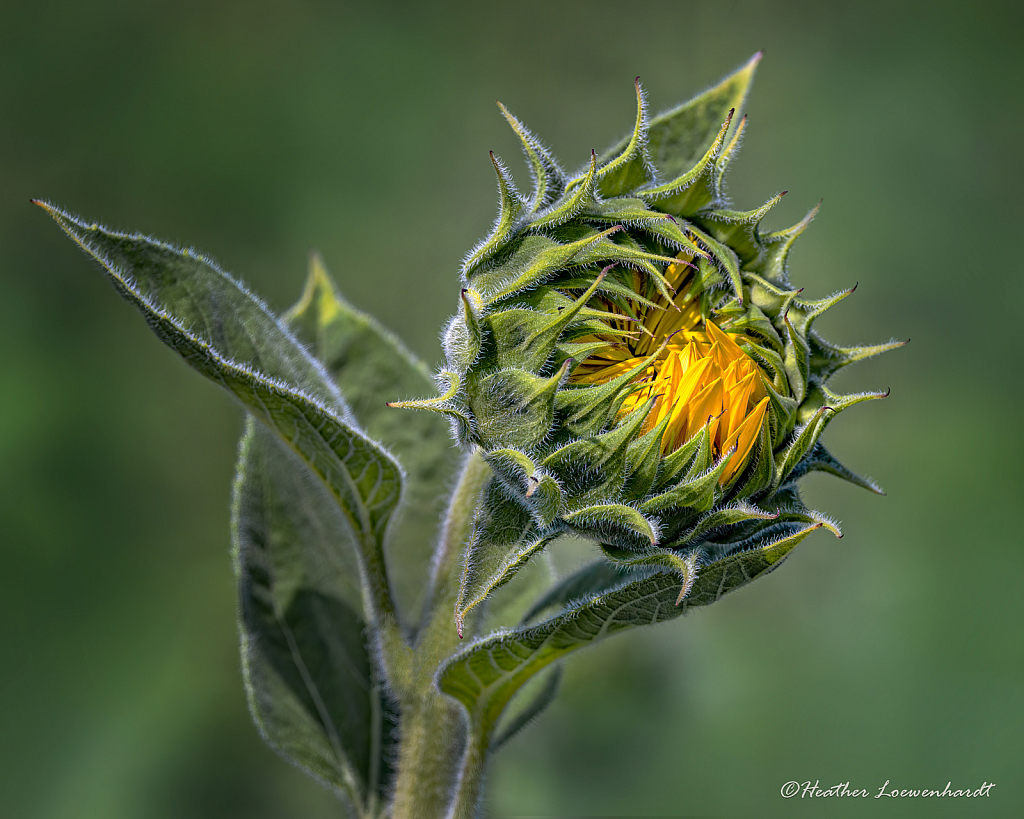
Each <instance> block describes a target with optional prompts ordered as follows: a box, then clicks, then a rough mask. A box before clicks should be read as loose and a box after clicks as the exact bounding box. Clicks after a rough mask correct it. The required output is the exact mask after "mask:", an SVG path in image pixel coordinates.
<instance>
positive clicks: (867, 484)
mask: <svg viewBox="0 0 1024 819" xmlns="http://www.w3.org/2000/svg"><path fill="white" fill-rule="evenodd" d="M809 472H826V473H828V474H829V475H835V476H836V477H837V478H842V479H843V480H844V481H849V482H850V483H852V484H854V485H855V486H859V487H861V488H863V489H867V490H868V491H869V492H874V493H875V494H876V495H884V494H885V492H884V491H883V490H882V487H881V486H879V485H878V484H877V483H876V482H875V481H874V480H872V479H871V478H867V477H864V476H862V475H858V474H857V473H856V472H854V471H852V470H851V469H849V468H848V467H847V466H846V465H844V464H842V463H840V462H839V460H838V459H837V458H836V457H835V456H834V455H833V454H832V453H831V452H829V451H828V450H827V449H826V448H825V445H824V444H822V443H821V441H818V442H817V443H816V444H815V445H814V446H813V447H812V449H811V451H810V452H809V453H808V454H807V455H805V456H804V458H803V459H802V460H801V461H800V463H799V464H797V465H796V467H795V468H794V469H793V470H792V471H791V472H790V473H789V478H788V480H789V482H793V481H796V480H798V479H799V478H802V477H803V476H804V475H806V474H808V473H809Z"/></svg>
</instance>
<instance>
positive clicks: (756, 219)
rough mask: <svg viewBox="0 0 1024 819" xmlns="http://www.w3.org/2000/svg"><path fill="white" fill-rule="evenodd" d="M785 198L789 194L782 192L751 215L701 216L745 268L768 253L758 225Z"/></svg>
mask: <svg viewBox="0 0 1024 819" xmlns="http://www.w3.org/2000/svg"><path fill="white" fill-rule="evenodd" d="M785 195H786V191H782V193H779V194H776V195H775V196H773V197H772V198H771V199H769V200H768V201H767V202H765V203H764V204H763V205H761V207H759V208H755V209H754V210H750V211H735V210H725V209H715V210H710V209H709V210H705V211H704V212H702V213H701V214H700V221H701V224H702V225H704V226H705V227H706V229H707V231H708V232H709V233H710V234H711V235H712V236H713V237H714V238H715V239H717V240H718V241H719V242H721V243H722V244H724V245H728V246H729V247H730V248H732V250H733V251H734V252H735V253H736V255H737V257H739V260H740V262H742V263H743V265H744V266H746V265H750V264H754V263H755V262H756V261H757V259H758V258H760V256H761V254H762V253H763V252H764V246H763V244H762V243H761V240H760V237H759V234H758V230H757V227H758V224H759V223H760V222H761V220H762V219H763V218H764V217H765V216H766V215H767V214H768V211H770V210H771V209H772V208H773V207H775V206H776V205H777V204H778V203H779V202H780V201H782V197H783V196H785Z"/></svg>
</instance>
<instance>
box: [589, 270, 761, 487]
mask: <svg viewBox="0 0 1024 819" xmlns="http://www.w3.org/2000/svg"><path fill="white" fill-rule="evenodd" d="M680 257H681V258H684V259H685V260H688V259H686V257H685V256H683V255H682V254H680ZM690 273H691V271H690V268H689V266H687V265H685V264H673V265H670V266H669V267H668V268H667V269H666V270H665V278H666V279H667V280H668V282H669V284H670V285H671V286H672V287H673V288H675V290H676V296H675V299H674V300H673V301H672V302H671V303H670V302H668V301H666V300H665V298H664V297H663V296H660V295H659V296H657V297H656V298H651V299H650V301H652V302H653V303H654V305H655V306H654V307H652V306H650V305H644V304H639V305H637V304H636V303H631V305H630V306H631V307H635V318H630V317H627V316H626V314H625V313H624V312H623V308H622V306H621V303H618V304H616V303H615V302H614V301H613V300H612V299H610V298H608V297H606V296H601V297H600V301H601V302H602V304H603V309H605V311H606V312H607V313H609V314H616V315H620V316H622V318H621V320H620V319H616V318H612V319H610V320H609V324H610V325H611V326H612V327H613V329H614V331H615V332H616V333H622V334H623V335H613V334H608V335H592V336H587V337H586V338H582V339H578V341H583V342H600V341H606V342H607V346H606V347H603V348H599V349H597V351H596V352H592V353H591V354H590V356H589V357H588V358H586V359H584V360H583V361H582V362H580V364H579V366H577V367H576V369H575V371H574V372H573V375H572V379H571V380H572V382H574V383H579V384H603V383H605V382H607V381H610V380H611V379H613V378H615V377H616V376H619V375H622V374H623V373H626V372H629V371H630V370H632V369H635V368H636V367H637V366H639V365H640V364H641V363H642V362H643V360H644V359H646V358H649V357H650V356H651V355H652V354H654V353H655V352H656V351H657V350H658V348H659V347H661V345H662V344H663V343H664V341H665V339H666V338H668V339H669V340H668V343H667V344H666V345H665V348H664V349H663V350H662V351H661V353H660V354H659V356H658V357H657V358H656V359H655V360H654V361H653V362H652V363H651V364H650V365H648V367H647V368H646V370H645V371H644V372H642V373H641V374H640V375H638V376H637V379H636V383H637V385H638V386H637V389H635V390H634V391H633V392H632V393H631V394H630V395H629V396H628V397H627V398H626V400H625V402H624V403H623V405H622V409H621V410H620V417H621V416H623V415H626V414H628V413H630V412H632V411H633V410H634V409H636V408H637V407H638V406H640V405H642V404H643V403H644V402H646V401H647V400H648V399H649V398H651V396H658V397H659V400H658V402H657V403H656V404H655V406H654V409H652V410H651V413H650V415H648V416H647V420H646V422H645V424H644V427H643V431H644V432H648V431H649V430H651V429H654V428H655V427H656V426H657V425H658V424H660V423H661V422H662V421H664V420H665V418H666V416H667V417H668V422H667V425H666V427H665V431H664V433H663V435H662V438H661V451H662V452H663V453H669V452H672V451H674V450H676V449H678V448H679V447H681V446H682V445H683V444H684V443H685V442H686V441H687V440H689V439H690V437H691V436H693V435H694V434H695V433H697V432H699V431H701V430H702V429H703V428H704V427H705V426H707V427H708V434H709V436H710V439H711V444H712V448H713V450H714V454H715V456H716V457H718V456H720V455H721V454H722V453H726V452H728V451H729V450H731V449H732V448H733V447H734V446H735V447H736V453H735V454H734V455H733V457H732V458H731V459H730V461H729V463H728V465H727V466H726V468H725V470H724V471H723V473H722V476H721V478H720V479H719V480H720V483H723V484H724V483H726V482H727V481H728V480H729V479H730V478H731V477H733V476H734V475H735V474H737V473H738V472H739V471H740V470H741V468H742V467H743V465H744V464H745V463H746V461H747V457H748V456H749V455H750V451H751V449H753V446H754V442H755V441H756V440H757V437H758V433H759V432H760V430H761V424H762V422H763V421H764V417H765V412H766V410H767V408H768V394H767V391H766V390H765V387H764V382H763V375H762V373H761V369H760V367H758V365H757V363H756V362H755V361H754V360H753V359H752V358H751V357H750V356H749V355H747V353H746V352H745V351H744V350H743V349H742V348H741V347H740V346H739V345H738V344H737V343H736V342H735V341H733V339H732V338H730V336H729V335H728V334H727V333H725V332H723V331H722V330H721V329H719V327H718V326H717V325H716V324H715V323H714V322H713V321H711V320H705V319H703V318H702V316H701V312H700V305H699V303H698V300H697V299H696V298H695V296H694V295H693V294H692V293H691V292H690V290H691V288H690V285H691V283H692V278H691V275H690ZM635 275H636V276H637V281H636V282H634V284H635V285H637V286H638V287H639V286H640V285H641V281H640V280H639V274H635ZM640 292H642V291H640ZM638 326H639V328H640V330H639V331H638V332H637V331H636V328H637V327H638ZM631 330H632V331H633V332H631Z"/></svg>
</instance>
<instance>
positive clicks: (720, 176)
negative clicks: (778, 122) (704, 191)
mask: <svg viewBox="0 0 1024 819" xmlns="http://www.w3.org/2000/svg"><path fill="white" fill-rule="evenodd" d="M746 126H747V115H746V114H744V115H743V116H742V117H740V121H739V122H738V123H737V124H736V128H735V130H734V131H733V133H732V137H731V138H730V139H729V144H728V145H726V146H725V147H724V148H722V150H721V151H720V152H719V154H718V158H717V159H716V160H715V174H714V184H715V199H716V200H717V201H719V202H724V201H725V199H726V197H725V184H724V183H725V172H726V171H727V170H728V168H729V163H730V162H732V160H733V159H735V158H736V155H737V154H738V153H739V150H740V142H741V141H742V138H743V131H744V129H745V128H746Z"/></svg>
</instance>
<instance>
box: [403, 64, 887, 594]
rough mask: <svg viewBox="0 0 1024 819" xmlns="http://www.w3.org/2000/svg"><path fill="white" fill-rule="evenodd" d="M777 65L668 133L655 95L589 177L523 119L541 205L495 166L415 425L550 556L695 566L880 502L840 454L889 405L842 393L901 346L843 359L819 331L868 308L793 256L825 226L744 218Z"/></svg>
mask: <svg viewBox="0 0 1024 819" xmlns="http://www.w3.org/2000/svg"><path fill="white" fill-rule="evenodd" d="M759 56H760V55H758V56H755V57H754V58H753V59H752V60H751V61H750V62H749V63H747V64H746V65H745V66H743V67H742V68H741V69H740V70H739V71H737V72H736V73H734V74H733V75H731V76H729V77H727V78H726V79H725V80H723V81H722V83H720V84H719V85H718V86H716V87H714V88H712V89H710V90H709V91H707V92H705V93H704V94H702V95H700V96H699V97H697V98H696V99H694V100H692V101H691V102H689V103H687V104H685V105H682V106H680V107H678V108H675V109H673V110H671V111H668V112H666V113H664V114H661V115H660V116H657V117H655V118H653V119H649V118H648V116H647V111H646V101H645V98H644V94H643V92H642V90H641V88H640V84H639V81H638V82H637V85H636V92H637V113H636V120H635V125H634V128H633V131H632V133H631V134H630V135H629V136H628V137H627V138H625V139H624V140H623V141H622V142H621V143H620V144H619V145H617V146H615V147H614V148H612V149H611V150H609V151H607V152H606V153H603V154H601V155H597V154H596V153H594V152H591V156H590V160H589V162H588V163H587V164H586V165H585V166H584V168H583V169H582V170H581V171H580V172H579V173H577V174H575V175H569V174H566V173H565V172H563V170H562V168H561V166H560V165H559V164H558V162H557V161H556V160H555V159H554V158H553V157H552V156H551V154H550V153H549V152H548V150H547V149H546V148H545V147H544V146H543V145H542V144H541V142H540V141H539V140H538V139H537V138H536V137H534V136H533V135H532V134H531V133H530V132H529V131H528V130H527V129H526V128H525V127H524V126H523V125H522V124H521V123H520V122H519V121H518V120H517V119H516V118H515V117H514V116H513V115H512V114H511V113H509V112H508V111H507V110H506V109H505V108H504V107H502V111H503V113H504V114H505V116H506V118H507V119H508V121H509V123H510V124H511V126H512V128H513V130H514V131H515V133H516V134H517V135H518V137H519V138H520V140H521V141H522V144H523V148H524V150H525V153H526V157H527V160H528V163H529V165H530V167H531V170H532V174H533V190H532V192H531V194H530V195H529V196H523V195H521V194H520V193H519V192H518V191H517V190H516V187H515V185H514V183H513V181H512V178H511V175H510V174H509V173H508V171H507V170H506V168H505V166H504V165H503V164H502V163H501V161H500V160H498V159H497V158H496V157H494V156H493V155H492V161H493V163H494V168H495V171H496V173H497V179H498V194H499V214H498V218H497V220H496V222H495V225H494V228H493V230H492V232H491V234H490V235H489V236H488V237H487V238H486V239H485V240H484V241H483V242H481V244H480V245H479V246H478V247H477V248H475V249H474V250H473V251H472V252H471V253H470V254H469V255H468V256H467V258H466V260H465V262H464V265H463V289H462V295H461V307H460V310H459V312H458V313H457V314H456V315H455V316H454V317H453V319H452V320H451V322H450V324H449V325H448V328H447V330H446V333H445V338H444V341H445V350H446V354H447V358H448V366H447V368H446V369H445V370H444V371H442V372H441V374H440V377H439V383H440V386H441V391H442V395H441V396H440V397H439V398H436V399H428V400H416V401H407V402H402V403H401V405H403V406H412V407H418V408H422V409H431V410H434V411H438V412H443V413H445V414H447V415H448V416H449V418H450V419H451V420H452V422H453V428H454V430H455V433H456V435H457V437H458V439H459V440H460V442H461V443H462V444H463V445H464V446H466V447H479V448H481V449H482V450H483V451H484V453H485V455H486V458H487V460H488V462H489V463H490V465H491V467H492V468H493V469H494V472H495V473H496V475H497V476H498V477H499V479H500V480H501V481H502V482H503V484H504V486H505V489H506V492H507V493H508V494H509V496H510V497H513V498H515V499H516V500H517V501H518V502H519V504H521V506H522V508H523V509H525V510H527V511H528V512H529V514H530V515H531V516H532V519H533V521H534V525H535V527H536V529H537V531H538V532H539V533H540V535H541V536H543V537H551V536H553V535H554V534H557V533H560V532H571V533H576V534H579V535H583V536H585V537H589V538H591V539H594V540H597V541H598V542H600V543H602V544H604V546H605V551H606V553H607V554H608V555H609V556H610V557H612V558H613V559H616V560H622V561H625V562H627V563H628V562H630V561H636V560H637V559H640V558H638V556H640V557H642V558H643V559H647V558H649V557H650V556H652V555H655V556H658V555H660V556H663V557H664V556H667V557H670V558H673V559H676V558H680V557H681V556H686V557H688V558H690V565H691V566H696V565H697V564H698V563H699V562H700V559H701V553H702V550H703V551H704V552H706V551H708V550H715V549H717V550H721V549H723V548H724V549H735V548H746V547H748V546H755V545H757V544H759V543H764V542H765V541H766V539H770V538H773V537H777V536H782V535H785V534H786V533H787V532H788V531H793V530H794V529H795V528H797V527H806V525H807V524H808V522H816V523H818V524H820V525H823V526H827V527H829V528H832V529H834V530H835V531H836V533H837V534H838V530H837V529H835V527H834V525H833V524H832V523H831V521H829V520H828V519H827V518H825V517H824V516H822V515H820V514H819V513H817V512H813V511H811V510H809V509H807V508H806V507H804V506H803V504H802V503H801V501H800V499H799V496H798V494H797V490H796V485H795V483H796V480H797V479H798V478H799V477H801V476H802V475H804V474H806V473H807V472H809V471H812V470H822V471H826V472H830V473H833V474H835V475H839V476H840V477H843V478H846V479H848V480H851V481H853V482H854V483H857V484H860V485H861V486H865V487H867V488H869V489H872V490H875V491H878V489H877V487H876V486H875V485H874V484H873V483H872V482H871V481H869V480H867V479H864V478H860V477H859V476H857V475H855V474H854V473H852V472H851V471H849V470H848V469H847V468H846V467H844V466H842V465H841V464H840V463H839V462H838V461H837V460H836V459H835V458H834V457H833V456H832V455H831V454H830V453H829V452H828V450H827V449H825V447H824V446H823V445H822V443H821V441H820V440H819V439H820V436H821V433H822V432H823V430H824V429H825V427H826V426H827V425H828V423H829V422H830V421H831V420H832V418H834V417H835V415H837V414H838V413H839V412H841V411H842V410H844V409H846V408H847V407H849V406H851V405H853V404H856V403H858V402H860V401H862V400H865V399H870V398H876V397H881V394H880V393H861V394H855V395H839V394H836V393H834V392H832V391H831V390H830V389H829V387H828V386H827V382H828V379H829V378H830V376H831V375H832V374H833V373H835V371H836V370H838V369H839V368H841V367H843V366H845V365H847V364H850V363H852V362H854V361H857V360H860V359H863V358H866V357H869V356H873V355H875V354H877V353H880V352H883V351H885V350H887V349H891V348H892V347H894V346H898V342H893V343H889V344H882V345H877V346H870V347H840V346H837V345H835V344H832V343H831V342H828V341H826V340H824V339H823V338H821V337H820V336H819V335H818V333H817V332H816V331H815V330H814V329H813V324H814V321H815V319H816V318H817V317H818V316H820V315H821V314H822V313H823V312H824V311H825V310H827V309H828V308H830V307H831V306H832V305H834V304H835V303H836V302H838V301H840V300H841V299H842V298H844V297H845V296H846V295H848V294H849V293H850V292H852V289H851V290H848V291H842V292H840V293H837V294H835V295H833V296H830V297H828V298H824V299H817V300H814V299H807V298H804V296H803V291H802V289H797V288H794V287H793V286H792V285H791V284H790V281H789V276H788V273H787V260H788V257H789V253H790V249H791V248H792V246H793V243H794V241H795V240H796V238H797V237H798V236H799V235H800V234H801V233H802V232H803V230H804V229H805V228H806V227H807V225H808V224H809V222H810V221H811V219H812V218H813V216H814V214H815V212H816V211H817V208H814V209H813V210H812V211H811V212H810V213H809V214H808V215H807V217H806V218H805V219H803V220H802V221H801V222H800V223H798V224H797V225H795V226H793V227H792V228H789V229H787V230H781V231H775V232H762V231H761V230H760V227H759V226H760V222H761V220H762V218H763V217H764V216H765V214H767V213H768V211H769V210H770V209H771V208H772V207H773V206H774V205H775V204H776V203H777V202H778V201H779V200H780V199H781V198H782V195H783V194H778V195H775V196H772V197H771V198H770V199H768V201H767V202H766V203H765V204H764V205H762V206H761V207H759V208H755V209H753V210H749V211H740V210H735V209H733V208H732V206H731V205H730V204H729V203H728V201H727V199H726V196H725V192H724V187H723V178H724V175H725V171H726V168H727V167H728V165H729V163H730V161H731V160H732V159H733V158H734V157H735V155H736V153H737V150H738V148H739V143H740V136H741V134H742V133H743V131H744V126H745V123H746V118H745V117H744V118H743V119H741V120H739V121H737V119H736V117H735V111H736V110H737V109H739V108H740V107H741V106H742V104H743V100H744V98H745V96H746V91H747V88H748V86H749V84H750V80H751V78H752V76H753V72H754V69H755V67H756V65H757V62H758V60H759ZM680 571H681V572H682V573H683V574H686V572H685V570H683V569H680Z"/></svg>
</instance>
